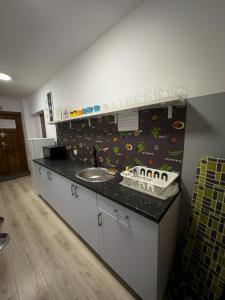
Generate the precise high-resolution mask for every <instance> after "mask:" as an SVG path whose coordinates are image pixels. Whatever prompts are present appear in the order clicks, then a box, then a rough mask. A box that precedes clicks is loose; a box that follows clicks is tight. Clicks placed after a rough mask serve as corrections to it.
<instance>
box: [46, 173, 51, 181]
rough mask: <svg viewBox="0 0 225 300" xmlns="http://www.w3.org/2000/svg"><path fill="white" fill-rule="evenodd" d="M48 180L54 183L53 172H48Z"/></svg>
mask: <svg viewBox="0 0 225 300" xmlns="http://www.w3.org/2000/svg"><path fill="white" fill-rule="evenodd" d="M47 178H48V180H50V181H52V177H51V172H49V171H48V172H47Z"/></svg>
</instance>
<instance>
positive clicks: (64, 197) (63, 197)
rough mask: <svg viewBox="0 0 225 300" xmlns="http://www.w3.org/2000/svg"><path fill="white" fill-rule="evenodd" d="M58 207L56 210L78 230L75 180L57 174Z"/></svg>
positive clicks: (55, 177) (55, 178) (56, 197)
mask: <svg viewBox="0 0 225 300" xmlns="http://www.w3.org/2000/svg"><path fill="white" fill-rule="evenodd" d="M54 180H55V183H56V192H57V195H56V196H55V199H56V202H55V204H56V207H55V210H56V211H57V212H58V213H59V215H61V217H62V218H63V219H64V220H65V221H66V222H67V223H68V224H69V225H70V226H71V227H72V228H73V229H75V230H76V231H78V194H77V189H78V188H77V187H76V184H75V183H74V182H73V181H70V180H68V179H66V178H65V177H62V176H60V175H58V174H55V176H54Z"/></svg>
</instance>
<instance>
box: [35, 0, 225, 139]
mask: <svg viewBox="0 0 225 300" xmlns="http://www.w3.org/2000/svg"><path fill="white" fill-rule="evenodd" d="M224 11H225V1H222V0H215V1H211V0H190V1H185V0H152V1H145V2H144V3H143V4H141V5H140V6H139V7H138V8H137V9H136V10H135V11H133V12H132V13H131V14H130V15H128V16H127V17H126V18H124V19H123V20H122V21H121V22H120V23H119V24H117V25H116V26H115V27H114V28H112V29H111V30H110V31H109V32H108V33H106V34H105V35H104V36H103V37H102V38H101V39H99V40H98V41H97V42H96V43H95V44H93V45H92V46H91V47H90V48H89V49H87V50H86V51H85V52H83V54H81V55H80V56H79V57H78V58H77V59H75V60H74V61H72V62H71V63H70V64H69V65H67V66H66V67H65V68H64V69H63V70H62V71H61V72H60V73H58V74H57V75H56V76H55V77H54V78H52V79H51V80H50V81H48V82H47V83H46V84H45V85H44V86H43V87H42V88H40V89H39V90H38V91H37V92H36V93H35V94H34V95H32V97H31V99H30V101H31V102H30V109H31V113H36V112H37V111H40V110H41V109H43V106H44V100H45V97H46V93H47V92H49V91H52V93H53V101H54V105H55V106H58V105H66V104H73V105H74V106H76V105H77V106H79V105H80V106H81V105H84V104H86V105H87V104H94V103H105V102H108V101H111V100H112V99H118V98H119V97H121V96H124V95H132V94H134V93H139V92H142V91H143V90H146V89H147V88H158V87H163V88H164V87H168V86H171V85H183V86H185V87H186V88H187V89H188V96H189V97H194V96H199V95H206V94H211V93H216V92H222V91H224V90H225V88H224V80H225V57H224V53H225V18H224ZM54 127H55V126H47V135H48V136H51V135H53V134H54V135H55V128H54Z"/></svg>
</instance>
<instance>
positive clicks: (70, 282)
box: [0, 177, 134, 300]
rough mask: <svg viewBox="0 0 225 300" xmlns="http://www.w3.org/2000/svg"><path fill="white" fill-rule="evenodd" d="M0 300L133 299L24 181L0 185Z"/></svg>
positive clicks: (26, 181) (25, 178) (27, 181)
mask: <svg viewBox="0 0 225 300" xmlns="http://www.w3.org/2000/svg"><path fill="white" fill-rule="evenodd" d="M0 216H3V217H5V223H4V224H3V226H2V232H7V233H9V234H10V237H11V240H10V242H9V244H8V246H7V247H6V248H4V250H3V251H1V252H0V300H51V299H56V300H67V299H69V300H71V299H77V300H78V299H86V300H87V299H91V300H95V299H104V300H110V299H112V300H116V299H118V300H131V299H134V298H133V296H131V294H130V293H129V292H128V291H127V290H126V289H125V288H124V287H123V286H122V285H121V284H120V282H119V281H118V280H117V279H115V278H114V276H113V275H112V274H111V273H110V272H109V271H108V270H107V269H106V268H105V267H104V265H103V264H102V263H101V262H100V261H99V260H98V259H97V258H96V257H95V256H94V255H93V253H92V252H91V251H90V250H89V249H88V248H87V247H86V246H85V245H84V244H83V243H82V242H81V241H80V240H79V238H78V237H77V236H76V235H75V234H74V233H72V232H71V231H70V229H69V228H68V227H67V226H66V225H65V224H64V223H63V222H62V221H61V220H60V219H59V218H58V216H57V215H56V214H55V213H54V212H53V211H52V210H51V209H50V208H49V207H48V206H47V205H46V204H45V203H44V202H43V201H42V200H40V198H38V197H36V196H35V195H34V194H33V192H32V190H31V181H30V177H23V178H19V179H16V180H11V181H7V182H3V183H0Z"/></svg>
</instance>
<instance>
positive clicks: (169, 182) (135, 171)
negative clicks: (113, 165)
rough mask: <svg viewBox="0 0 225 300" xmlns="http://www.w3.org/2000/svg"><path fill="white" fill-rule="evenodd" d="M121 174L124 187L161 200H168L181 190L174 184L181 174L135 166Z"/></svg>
mask: <svg viewBox="0 0 225 300" xmlns="http://www.w3.org/2000/svg"><path fill="white" fill-rule="evenodd" d="M120 174H121V176H122V177H123V180H122V182H121V184H122V185H124V186H126V187H129V188H131V189H134V190H137V191H140V192H143V193H145V194H149V195H153V196H156V197H157V196H158V198H161V199H167V198H168V197H169V196H172V195H173V194H175V193H177V192H178V190H179V188H178V184H173V182H174V180H175V179H176V178H177V177H178V176H179V173H175V172H168V171H162V170H158V169H152V168H147V167H144V166H135V167H133V168H131V169H129V170H126V171H123V172H122V173H120Z"/></svg>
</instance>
